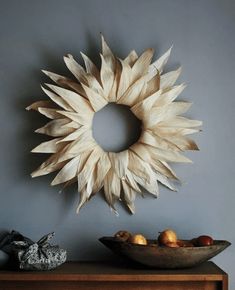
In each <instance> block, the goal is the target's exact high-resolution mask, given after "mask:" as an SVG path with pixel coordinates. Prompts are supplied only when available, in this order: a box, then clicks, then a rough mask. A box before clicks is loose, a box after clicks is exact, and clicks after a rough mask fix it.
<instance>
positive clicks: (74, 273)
mask: <svg viewBox="0 0 235 290" xmlns="http://www.w3.org/2000/svg"><path fill="white" fill-rule="evenodd" d="M226 275H227V274H226V273H225V272H224V271H222V270H221V269H220V268H219V267H218V266H217V265H215V264H214V263H213V262H205V263H203V264H201V265H199V266H197V267H194V268H190V269H177V270H159V269H146V268H143V267H135V268H134V267H133V266H132V267H130V265H129V266H128V265H127V264H124V263H123V264H122V263H114V262H91V261H89V262H66V263H65V264H63V265H61V266H60V267H58V268H56V269H54V270H51V271H31V272H29V271H27V272H26V271H8V270H0V281H52V280H53V281H165V280H168V281H221V280H223V277H224V276H226Z"/></svg>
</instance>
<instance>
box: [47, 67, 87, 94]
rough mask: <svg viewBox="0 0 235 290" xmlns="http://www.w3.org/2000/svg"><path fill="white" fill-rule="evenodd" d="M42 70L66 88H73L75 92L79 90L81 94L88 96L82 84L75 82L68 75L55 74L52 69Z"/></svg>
mask: <svg viewBox="0 0 235 290" xmlns="http://www.w3.org/2000/svg"><path fill="white" fill-rule="evenodd" d="M42 72H43V73H44V74H45V75H47V76H48V77H49V78H50V79H51V80H52V81H53V82H55V83H56V84H57V85H59V86H61V87H64V88H67V89H72V90H74V91H75V92H77V93H78V94H79V95H81V96H84V97H86V95H85V92H84V90H83V88H82V86H81V85H80V84H79V83H78V82H75V81H73V80H71V79H69V78H67V77H64V76H61V75H58V74H55V73H53V72H50V71H46V70H42Z"/></svg>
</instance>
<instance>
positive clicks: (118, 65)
mask: <svg viewBox="0 0 235 290" xmlns="http://www.w3.org/2000/svg"><path fill="white" fill-rule="evenodd" d="M114 75H115V77H114V81H113V86H112V88H111V91H110V94H109V102H111V103H112V102H113V103H116V101H117V93H118V88H119V83H120V77H121V63H120V62H119V61H118V60H117V59H116V64H115V73H114Z"/></svg>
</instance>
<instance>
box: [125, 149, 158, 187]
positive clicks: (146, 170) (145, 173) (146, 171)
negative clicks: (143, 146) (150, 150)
mask: <svg viewBox="0 0 235 290" xmlns="http://www.w3.org/2000/svg"><path fill="white" fill-rule="evenodd" d="M128 169H129V170H130V171H131V172H132V173H134V174H135V175H137V176H139V177H140V178H141V179H143V180H144V181H145V182H146V183H150V182H151V180H152V179H154V178H153V174H154V172H153V171H152V169H151V167H150V165H149V164H148V163H147V162H145V161H143V160H142V159H141V158H140V157H139V156H137V155H136V154H135V153H134V152H132V151H131V150H129V164H128Z"/></svg>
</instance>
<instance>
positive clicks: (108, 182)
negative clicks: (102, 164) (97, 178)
mask: <svg viewBox="0 0 235 290" xmlns="http://www.w3.org/2000/svg"><path fill="white" fill-rule="evenodd" d="M113 174H115V173H114V172H113V170H112V169H110V170H109V172H108V173H107V175H106V177H105V178H104V197H105V200H106V201H107V203H108V205H109V206H110V208H111V209H112V210H113V211H114V213H115V214H116V215H118V212H117V210H116V208H115V202H116V200H117V198H118V197H117V192H114V190H118V191H119V193H118V194H119V196H120V179H118V183H115V182H116V180H115V179H114V180H113ZM117 186H118V188H117Z"/></svg>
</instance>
